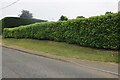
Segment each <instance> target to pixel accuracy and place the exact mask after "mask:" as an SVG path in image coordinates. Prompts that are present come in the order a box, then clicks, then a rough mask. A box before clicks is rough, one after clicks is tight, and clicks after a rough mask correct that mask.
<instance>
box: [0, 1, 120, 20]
mask: <svg viewBox="0 0 120 80" xmlns="http://www.w3.org/2000/svg"><path fill="white" fill-rule="evenodd" d="M15 1H17V0H1V1H0V4H1V5H0V19H2V18H4V17H18V15H19V14H21V11H22V10H29V11H30V12H31V13H32V14H33V17H34V18H37V19H43V20H48V21H57V20H58V19H59V18H60V16H61V15H64V16H67V17H68V18H69V19H73V18H76V17H77V16H84V17H90V16H97V15H103V14H105V12H107V11H111V12H117V11H118V1H119V0H19V1H18V2H17V3H15V4H13V5H11V6H9V7H7V8H4V9H1V8H3V7H6V6H8V5H9V4H11V3H13V2H15Z"/></svg>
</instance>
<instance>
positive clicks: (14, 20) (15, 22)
mask: <svg viewBox="0 0 120 80" xmlns="http://www.w3.org/2000/svg"><path fill="white" fill-rule="evenodd" d="M1 21H2V27H3V28H13V27H18V26H21V25H28V24H32V23H35V22H46V20H40V19H25V18H20V17H5V18H3V19H2V20H1ZM0 23H1V22H0Z"/></svg>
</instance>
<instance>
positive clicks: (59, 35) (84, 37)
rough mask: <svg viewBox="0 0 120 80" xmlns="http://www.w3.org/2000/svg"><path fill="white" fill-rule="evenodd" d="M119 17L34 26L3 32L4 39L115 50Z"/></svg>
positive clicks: (37, 24)
mask: <svg viewBox="0 0 120 80" xmlns="http://www.w3.org/2000/svg"><path fill="white" fill-rule="evenodd" d="M119 21H120V17H119V15H118V13H114V14H108V15H101V16H94V17H90V18H78V19H73V20H68V21H58V22H44V23H35V24H30V25H26V26H20V27H16V28H5V29H4V34H3V36H4V37H5V38H30V39H44V40H46V39H47V40H54V41H62V42H67V43H72V44H78V45H82V46H88V47H95V48H105V49H115V50H117V49H118V48H119V45H118V44H119V40H120V35H119V34H118V33H119V30H120V26H119Z"/></svg>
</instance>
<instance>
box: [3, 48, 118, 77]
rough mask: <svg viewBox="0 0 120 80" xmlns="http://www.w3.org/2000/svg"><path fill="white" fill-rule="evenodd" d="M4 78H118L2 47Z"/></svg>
mask: <svg viewBox="0 0 120 80" xmlns="http://www.w3.org/2000/svg"><path fill="white" fill-rule="evenodd" d="M2 77H3V78H118V76H117V75H113V74H109V73H105V72H101V71H98V70H93V69H89V68H86V67H82V66H78V65H75V64H73V63H69V62H63V61H59V60H54V59H49V58H45V57H41V56H36V55H32V54H27V53H24V52H20V51H17V50H12V49H8V48H3V49H2Z"/></svg>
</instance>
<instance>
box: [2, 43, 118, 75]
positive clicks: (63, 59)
mask: <svg viewBox="0 0 120 80" xmlns="http://www.w3.org/2000/svg"><path fill="white" fill-rule="evenodd" d="M2 47H5V48H8V49H13V50H17V51H20V52H25V53H28V54H31V55H36V56H41V57H45V58H49V59H55V60H59V61H63V62H70V63H73V64H76V65H79V66H82V67H86V68H89V69H94V70H97V71H101V72H105V73H109V74H113V75H117V76H120V74H119V73H116V72H112V71H108V70H104V69H99V68H95V67H90V66H86V65H81V64H79V63H76V62H75V61H72V60H70V59H69V58H62V57H61V56H56V55H52V56H51V55H46V54H44V53H45V52H42V53H43V54H38V53H33V52H31V51H28V50H25V49H20V48H15V47H13V46H6V45H3V44H2Z"/></svg>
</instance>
